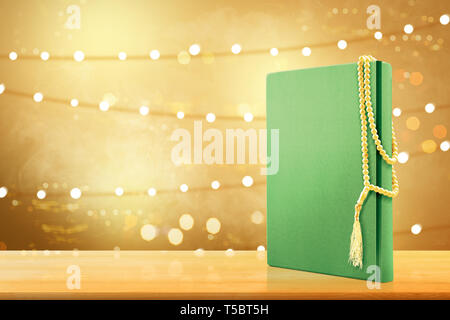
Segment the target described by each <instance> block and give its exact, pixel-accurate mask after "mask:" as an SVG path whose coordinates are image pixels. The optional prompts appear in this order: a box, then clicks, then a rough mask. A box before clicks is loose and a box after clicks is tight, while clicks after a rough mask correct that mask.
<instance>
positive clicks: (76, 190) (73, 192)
mask: <svg viewBox="0 0 450 320" xmlns="http://www.w3.org/2000/svg"><path fill="white" fill-rule="evenodd" d="M70 196H71V197H72V198H73V199H80V198H81V190H80V189H79V188H73V189H72V190H70Z"/></svg>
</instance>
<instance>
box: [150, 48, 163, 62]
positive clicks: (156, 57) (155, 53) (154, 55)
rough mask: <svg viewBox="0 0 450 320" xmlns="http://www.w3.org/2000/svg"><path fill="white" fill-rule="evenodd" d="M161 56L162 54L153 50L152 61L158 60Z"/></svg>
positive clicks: (151, 53)
mask: <svg viewBox="0 0 450 320" xmlns="http://www.w3.org/2000/svg"><path fill="white" fill-rule="evenodd" d="M160 56H161V54H160V53H159V51H158V50H152V51H150V59H152V60H158V59H159V57H160Z"/></svg>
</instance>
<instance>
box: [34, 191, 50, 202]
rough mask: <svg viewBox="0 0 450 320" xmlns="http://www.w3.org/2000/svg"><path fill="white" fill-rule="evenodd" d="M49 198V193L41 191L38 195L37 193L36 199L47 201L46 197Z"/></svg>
mask: <svg viewBox="0 0 450 320" xmlns="http://www.w3.org/2000/svg"><path fill="white" fill-rule="evenodd" d="M46 196H47V193H46V192H45V191H44V190H39V191H38V192H37V193H36V197H37V198H38V199H41V200H42V199H45V197H46Z"/></svg>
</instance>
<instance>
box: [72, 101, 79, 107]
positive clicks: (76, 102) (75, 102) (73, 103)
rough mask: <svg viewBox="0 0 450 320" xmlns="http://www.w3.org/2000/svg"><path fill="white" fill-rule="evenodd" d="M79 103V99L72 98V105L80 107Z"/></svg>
mask: <svg viewBox="0 0 450 320" xmlns="http://www.w3.org/2000/svg"><path fill="white" fill-rule="evenodd" d="M78 104H79V102H78V100H77V99H72V100H70V105H71V106H72V107H74V108H75V107H78Z"/></svg>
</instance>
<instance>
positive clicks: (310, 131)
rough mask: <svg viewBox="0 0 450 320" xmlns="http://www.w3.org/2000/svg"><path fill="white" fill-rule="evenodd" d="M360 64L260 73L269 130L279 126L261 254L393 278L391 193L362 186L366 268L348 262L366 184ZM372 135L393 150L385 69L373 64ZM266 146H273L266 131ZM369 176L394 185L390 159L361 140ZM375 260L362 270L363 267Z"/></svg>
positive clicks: (285, 263)
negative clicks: (276, 166) (357, 205)
mask: <svg viewBox="0 0 450 320" xmlns="http://www.w3.org/2000/svg"><path fill="white" fill-rule="evenodd" d="M357 68H358V65H357V63H351V64H343V65H334V66H326V67H319V68H311V69H303V70H292V71H285V72H277V73H272V74H269V75H268V76H267V129H268V132H270V130H271V129H279V134H280V136H279V159H280V164H279V171H278V173H277V174H274V175H269V176H268V177H267V260H268V264H269V265H270V266H273V267H283V268H291V269H297V270H304V271H311V272H318V273H323V274H329V275H337V276H345V277H351V278H357V279H367V278H368V277H369V276H370V274H372V273H373V270H374V268H379V269H378V270H379V272H380V274H379V276H380V278H379V279H380V281H381V282H387V281H392V280H393V249H392V199H391V198H389V197H385V196H383V195H380V194H378V193H375V192H369V194H368V196H367V199H366V200H365V203H364V206H363V208H362V210H361V213H360V221H361V230H362V237H363V243H364V250H363V266H362V268H357V267H354V266H353V265H351V264H350V263H349V261H348V259H349V246H350V235H351V234H352V226H353V219H354V207H355V201H356V200H357V199H358V197H359V195H360V193H361V190H362V188H363V174H362V172H361V120H360V112H359V96H358V94H359V91H358V70H357ZM370 69H371V71H370V87H371V89H370V90H371V96H372V106H373V109H374V114H375V119H376V126H377V130H378V135H379V136H380V138H381V141H382V143H383V146H384V148H385V150H391V149H392V119H391V117H392V69H391V66H390V65H389V64H387V63H385V62H381V61H374V62H371V63H370ZM268 143H269V145H268V150H271V146H270V139H268ZM368 159H369V163H370V167H369V174H370V182H371V183H372V184H374V185H377V186H380V187H383V188H386V189H389V190H391V188H392V167H391V166H390V165H388V164H387V163H386V162H384V161H383V159H382V157H381V156H380V155H379V154H378V153H377V150H376V147H375V143H374V141H373V140H371V139H368ZM369 266H372V267H371V268H370V269H369V270H370V272H368V267H369Z"/></svg>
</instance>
